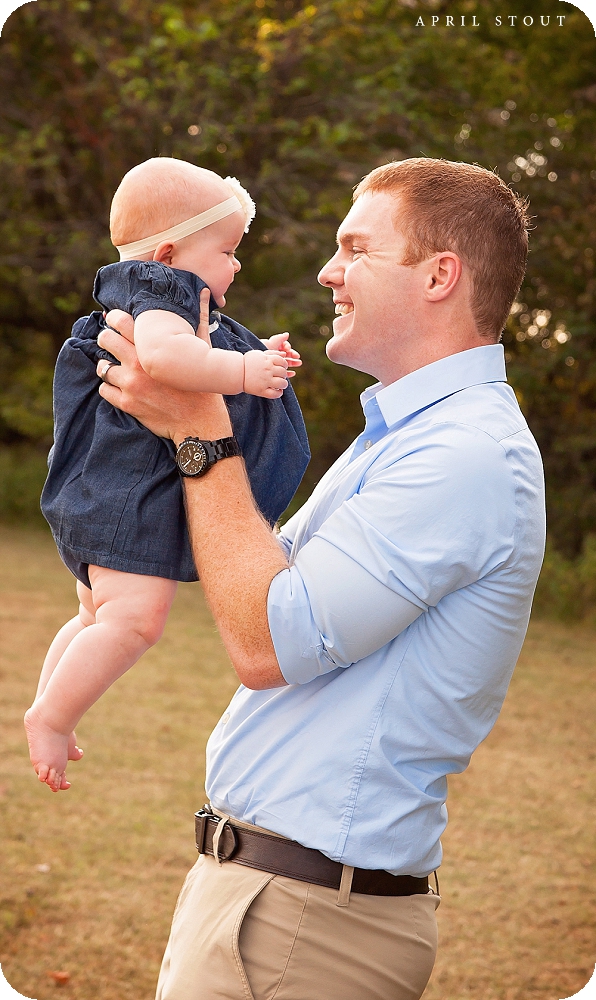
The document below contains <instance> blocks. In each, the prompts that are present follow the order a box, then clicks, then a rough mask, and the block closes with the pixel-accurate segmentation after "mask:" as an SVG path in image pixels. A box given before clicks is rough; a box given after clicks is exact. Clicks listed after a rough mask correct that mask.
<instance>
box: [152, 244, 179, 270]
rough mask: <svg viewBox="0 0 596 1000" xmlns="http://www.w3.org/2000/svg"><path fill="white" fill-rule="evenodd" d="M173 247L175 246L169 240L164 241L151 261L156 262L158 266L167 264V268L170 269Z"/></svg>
mask: <svg viewBox="0 0 596 1000" xmlns="http://www.w3.org/2000/svg"><path fill="white" fill-rule="evenodd" d="M175 246H176V244H175V243H172V241H171V240H164V242H163V243H160V244H159V246H158V247H157V249H156V250H155V252H154V254H153V260H156V261H157V263H158V264H167V265H168V267H171V266H172V258H173V254H174V247H175Z"/></svg>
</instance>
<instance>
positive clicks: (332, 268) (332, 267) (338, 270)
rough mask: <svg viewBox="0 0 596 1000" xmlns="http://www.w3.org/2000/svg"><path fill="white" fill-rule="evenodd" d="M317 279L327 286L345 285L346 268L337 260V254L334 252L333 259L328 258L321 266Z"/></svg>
mask: <svg viewBox="0 0 596 1000" xmlns="http://www.w3.org/2000/svg"><path fill="white" fill-rule="evenodd" d="M317 281H318V282H319V284H320V285H324V286H325V287H326V288H334V287H336V286H337V285H343V283H344V269H343V267H342V266H341V265H340V264H339V262H338V260H337V254H334V255H333V257H332V258H331V260H328V261H327V263H326V264H325V266H324V267H322V268H321V270H320V271H319V273H318V275H317Z"/></svg>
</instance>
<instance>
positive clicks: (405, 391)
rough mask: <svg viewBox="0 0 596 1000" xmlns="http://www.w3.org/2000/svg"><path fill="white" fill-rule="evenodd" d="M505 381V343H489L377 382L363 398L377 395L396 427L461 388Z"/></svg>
mask: <svg viewBox="0 0 596 1000" xmlns="http://www.w3.org/2000/svg"><path fill="white" fill-rule="evenodd" d="M506 381H507V374H506V372H505V356H504V350H503V345H502V344H487V345H486V347H472V348H471V349H470V350H468V351H459V352H458V353H457V354H450V355H449V357H447V358H441V359H440V360H439V361H433V363H432V364H430V365H425V366H424V368H419V369H418V370H417V371H415V372H410V374H409V375H404V377H403V378H400V379H398V380H397V382H392V383H391V385H387V386H383V385H381V383H380V382H378V383H377V384H376V385H372V386H370V388H369V389H366V390H365V392H363V393H362V396H361V402H362V406H363V407H365V408H366V403H368V402H369V400H370V399H371V398H372V397H374V398H375V399H376V402H377V403H378V406H379V409H380V411H381V414H382V416H383V419H384V421H385V423H386V425H387V427H393V425H394V424H397V423H399V421H400V420H403V419H404V418H405V417H408V416H410V415H411V414H412V413H416V412H417V411H418V410H424V409H425V408H426V407H427V406H432V404H433V403H437V402H438V401H439V400H440V399H445V398H446V397H447V396H452V395H453V393H454V392H460V390H461V389H469V388H470V386H473V385H484V384H485V383H487V382H506Z"/></svg>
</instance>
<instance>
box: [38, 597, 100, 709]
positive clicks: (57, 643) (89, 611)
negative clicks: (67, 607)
mask: <svg viewBox="0 0 596 1000" xmlns="http://www.w3.org/2000/svg"><path fill="white" fill-rule="evenodd" d="M77 597H78V598H79V613H78V615H75V617H74V618H71V619H70V621H69V622H66V625H63V626H62V628H61V629H60V631H59V632H57V633H56V635H55V636H54V638H53V640H52V643H51V645H50V648H49V649H48V651H47V653H46V657H45V660H44V661H43V667H42V668H41V674H40V675H39V683H38V685H37V693H36V695H35V698H36V699H37V698H39V696H40V695H41V694H43V692H44V691H45V689H46V685H47V683H48V681H49V679H50V677H51V676H52V674H53V673H54V670H55V669H56V666H57V664H58V662H59V660H60V657H61V656H62V654H63V653H64V652H65V651H66V649H67V648H68V646H69V645H70V643H71V642H72V640H73V639H74V637H75V635H78V633H79V632H81V631H82V630H83V629H84V628H85V627H86V626H87V625H93V624H95V607H94V605H93V595H92V592H91V590H90V589H89V587H85V586H84V584H82V583H81V582H80V580H77Z"/></svg>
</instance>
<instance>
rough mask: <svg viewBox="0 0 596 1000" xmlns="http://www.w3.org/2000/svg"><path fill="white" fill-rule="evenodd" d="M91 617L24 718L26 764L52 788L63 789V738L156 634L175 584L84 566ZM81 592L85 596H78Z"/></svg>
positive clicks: (65, 740)
mask: <svg viewBox="0 0 596 1000" xmlns="http://www.w3.org/2000/svg"><path fill="white" fill-rule="evenodd" d="M89 578H90V580H91V586H92V597H93V609H94V612H95V621H94V623H93V624H89V625H87V627H85V626H83V628H82V629H80V630H79V631H77V632H75V634H74V635H73V637H72V639H71V641H70V643H69V644H68V646H67V647H66V649H65V650H64V652H63V653H62V656H61V657H60V659H59V661H58V663H57V665H56V667H55V668H54V670H53V672H52V673H51V674H50V676H49V678H48V680H47V683H46V686H45V689H44V690H43V692H42V694H41V695H40V696H39V698H37V700H36V701H35V702H34V704H33V705H32V706H31V708H30V709H29V711H28V712H27V714H26V716H25V727H26V729H27V738H28V740H29V751H30V756H31V762H32V764H33V766H34V768H35V770H36V772H37V774H38V777H39V779H40V781H45V782H46V783H47V784H49V786H50V788H52V790H53V791H58V790H59V789H61V788H68V782H67V781H66V777H65V773H64V772H65V768H66V763H67V760H68V740H69V736H70V734H71V732H72V730H73V729H74V727H75V725H76V724H77V722H78V721H79V719H80V718H81V716H82V715H83V714H84V713H85V712H86V711H87V709H88V708H90V707H91V705H93V704H94V703H95V702H96V701H97V700H98V698H100V697H101V695H102V694H103V693H104V691H106V690H107V688H108V687H110V685H111V684H113V683H114V681H115V680H117V678H118V677H120V676H121V675H122V674H123V673H125V671H126V670H128V669H129V667H131V666H132V665H133V663H135V662H136V661H137V660H138V659H139V657H140V656H142V655H143V653H144V652H145V651H146V650H147V649H149V647H150V646H153V645H154V644H155V643H156V642H157V641H158V639H159V638H160V637H161V634H162V632H163V628H164V626H165V623H166V619H167V616H168V612H169V610H170V607H171V604H172V600H173V598H174V594H175V592H176V583H175V582H174V581H172V580H165V579H162V578H161V577H149V576H139V575H136V574H133V573H120V572H118V571H117V570H111V569H104V568H102V567H98V566H90V567H89ZM82 596H84V595H82Z"/></svg>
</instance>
